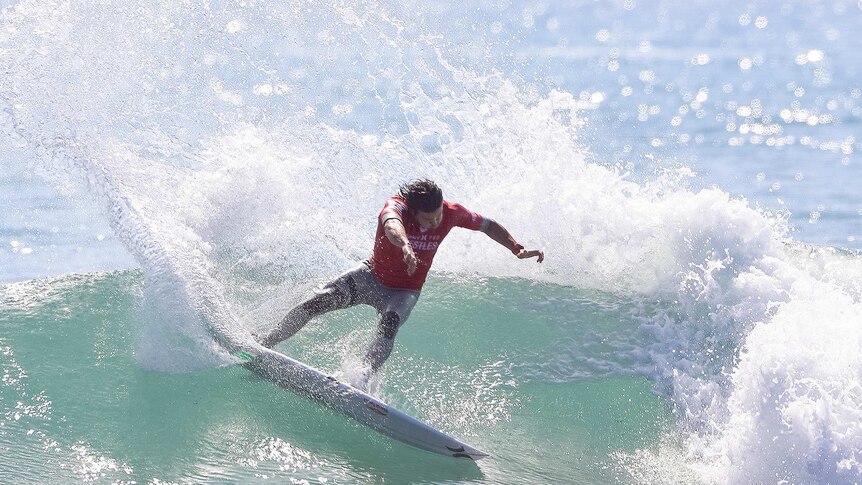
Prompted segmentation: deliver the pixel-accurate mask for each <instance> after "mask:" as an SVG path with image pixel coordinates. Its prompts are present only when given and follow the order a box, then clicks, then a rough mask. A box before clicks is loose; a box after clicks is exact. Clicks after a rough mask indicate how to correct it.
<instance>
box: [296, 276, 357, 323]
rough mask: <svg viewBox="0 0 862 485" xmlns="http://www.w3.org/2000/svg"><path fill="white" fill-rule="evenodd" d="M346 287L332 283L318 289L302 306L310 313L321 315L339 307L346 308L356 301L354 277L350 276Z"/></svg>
mask: <svg viewBox="0 0 862 485" xmlns="http://www.w3.org/2000/svg"><path fill="white" fill-rule="evenodd" d="M345 286H346V287H342V285H338V284H330V285H327V286H326V287H324V288H323V289H321V290H319V291H317V292H316V293H315V295H314V296H313V297H311V299H309V300H307V301H305V302H304V303H303V304H302V305H301V306H302V309H303V310H305V311H306V312H308V314H309V315H320V314H321V313H326V312H329V311H332V310H338V309H339V308H345V307H348V306H350V305H352V304H353V303H354V302H355V301H356V284H355V283H354V282H353V279H352V278H348V284H347V285H345Z"/></svg>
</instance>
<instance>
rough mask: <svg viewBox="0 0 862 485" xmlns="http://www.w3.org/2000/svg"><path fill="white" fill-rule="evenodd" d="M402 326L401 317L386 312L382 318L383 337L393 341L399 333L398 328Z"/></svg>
mask: <svg viewBox="0 0 862 485" xmlns="http://www.w3.org/2000/svg"><path fill="white" fill-rule="evenodd" d="M400 326H401V317H399V316H398V314H397V313H395V312H385V313H384V314H383V315H381V316H380V330H381V332H382V333H383V337H385V338H387V339H389V340H392V339H394V338H395V334H396V333H398V327H400Z"/></svg>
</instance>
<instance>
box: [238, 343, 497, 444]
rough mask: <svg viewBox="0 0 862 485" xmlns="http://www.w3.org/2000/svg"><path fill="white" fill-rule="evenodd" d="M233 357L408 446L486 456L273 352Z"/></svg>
mask: <svg viewBox="0 0 862 485" xmlns="http://www.w3.org/2000/svg"><path fill="white" fill-rule="evenodd" d="M234 355H235V356H236V357H238V358H240V359H242V360H244V363H243V366H244V367H246V368H248V369H249V370H251V371H252V372H254V373H256V374H258V375H260V376H262V377H264V378H265V379H267V380H270V381H272V382H274V383H276V384H278V385H279V386H281V387H284V388H285V389H288V390H290V391H293V392H295V393H297V394H299V395H301V396H304V397H307V398H309V399H312V400H314V401H317V402H319V403H321V404H323V405H325V406H327V407H328V408H330V409H333V410H335V411H338V412H340V413H342V414H344V415H346V416H348V417H350V418H353V419H355V420H356V421H359V422H360V423H362V424H364V425H366V426H368V427H369V428H371V429H374V430H375V431H378V432H380V433H382V434H385V435H386V436H389V437H391V438H395V439H396V440H398V441H401V442H403V443H407V444H408V445H411V446H415V447H416V448H420V449H423V450H427V451H431V452H434V453H438V454H441V455H447V456H452V457H456V458H469V459H472V460H479V459H482V458H484V457H486V456H488V454H487V453H484V452H482V451H479V450H477V449H476V448H473V447H472V446H470V445H468V444H466V443H464V442H462V441H460V440H458V439H456V438H453V437H452V436H449V435H447V434H446V433H443V432H442V431H438V430H436V429H434V428H432V427H431V426H428V425H427V424H425V423H423V422H421V421H419V420H418V419H415V418H413V417H411V416H408V415H407V414H405V413H403V412H401V411H399V410H397V409H395V408H393V407H391V406H388V405H386V404H385V403H383V402H382V401H380V400H379V399H377V398H375V397H374V396H371V395H369V394H366V393H365V392H363V391H361V390H359V389H356V388H355V387H352V386H350V385H349V384H346V383H344V382H341V381H339V380H337V379H336V378H334V377H332V376H329V375H326V374H324V373H323V372H321V371H319V370H317V369H315V368H314V367H311V366H309V365H306V364H303V363H302V362H300V361H298V360H295V359H291V358H290V357H288V356H286V355H284V354H281V353H278V352H276V351H274V350H270V349H267V348H265V347H262V346H260V347H256V348H255V349H253V351H252V352H247V351H246V352H238V353H236V354H234Z"/></svg>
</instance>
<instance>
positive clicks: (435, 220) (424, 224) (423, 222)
mask: <svg viewBox="0 0 862 485" xmlns="http://www.w3.org/2000/svg"><path fill="white" fill-rule="evenodd" d="M415 215H416V220H418V221H419V226H420V227H421V228H422V229H434V228H436V227H437V226H439V225H440V223H441V222H442V221H443V204H440V207H438V208H437V210H435V211H434V212H422V211H416V212H415Z"/></svg>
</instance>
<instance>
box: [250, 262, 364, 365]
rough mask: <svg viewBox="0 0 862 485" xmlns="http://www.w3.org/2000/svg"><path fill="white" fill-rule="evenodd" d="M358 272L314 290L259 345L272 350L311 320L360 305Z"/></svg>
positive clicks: (346, 274) (340, 277)
mask: <svg viewBox="0 0 862 485" xmlns="http://www.w3.org/2000/svg"><path fill="white" fill-rule="evenodd" d="M360 270H361V268H357V269H354V270H351V271H348V272H347V273H345V274H343V275H341V276H339V277H338V278H337V279H335V281H332V282H331V283H329V284H328V285H326V286H325V287H323V288H322V289H320V290H316V291H315V294H314V296H312V297H311V298H309V299H308V300H306V301H304V302H303V303H301V304H299V305H297V306H296V307H294V308H293V309H292V310H290V311H289V312H288V313H287V316H285V317H284V319H282V321H281V322H280V323H279V324H278V326H277V327H276V328H275V329H273V330H272V332H270V333H269V334H268V335H266V336H264V337H263V338H261V339H260V344H261V345H263V346H264V347H268V348H272V347H274V346H275V345H277V344H278V343H279V342H282V341H284V340H287V339H288V338H290V337H292V336H293V335H294V334H295V333H296V332H298V331H299V330H300V329H301V328H302V327H304V326H305V324H307V323H308V321H309V320H311V319H312V318H314V317H316V316H318V315H323V314H324V313H327V312H331V311H333V310H340V309H342V308H347V307H350V306H353V305H355V304H357V303H360V302H359V301H357V289H356V280H355V279H354V276H355V273H356V272H357V271H360Z"/></svg>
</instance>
